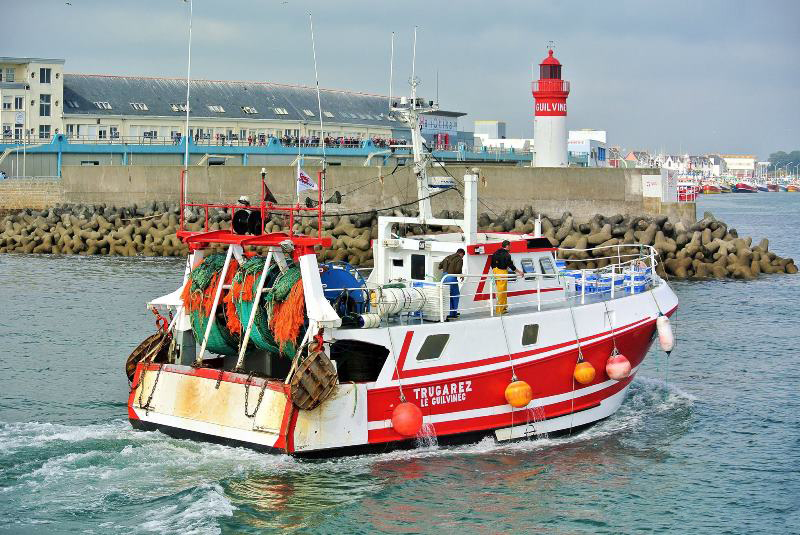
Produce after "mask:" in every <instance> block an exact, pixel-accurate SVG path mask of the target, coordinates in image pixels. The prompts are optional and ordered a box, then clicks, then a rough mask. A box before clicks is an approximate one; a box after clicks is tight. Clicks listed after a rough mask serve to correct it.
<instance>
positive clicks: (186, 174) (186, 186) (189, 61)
mask: <svg viewBox="0 0 800 535" xmlns="http://www.w3.org/2000/svg"><path fill="white" fill-rule="evenodd" d="M184 1H187V0H184ZM188 2H189V51H188V52H189V53H188V55H189V57H188V59H187V60H186V131H185V135H184V139H183V143H184V145H185V149H184V150H185V152H184V154H183V171H184V173H183V178H182V179H181V180H182V181H185V184H183V198H181V203H183V202H186V198H185V196H186V190H187V189H189V137H190V136H189V81H190V80H191V76H192V0H188ZM181 210H183V208H181ZM181 217H183V212H181Z"/></svg>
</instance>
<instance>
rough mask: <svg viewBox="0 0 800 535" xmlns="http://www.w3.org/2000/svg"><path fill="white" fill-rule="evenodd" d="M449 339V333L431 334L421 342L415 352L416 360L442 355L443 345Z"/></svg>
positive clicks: (436, 357) (430, 358) (431, 358)
mask: <svg viewBox="0 0 800 535" xmlns="http://www.w3.org/2000/svg"><path fill="white" fill-rule="evenodd" d="M449 339H450V335H449V334H431V335H429V336H428V337H427V338H426V339H425V341H424V342H423V343H422V347H420V348H419V353H417V360H433V359H438V358H439V357H441V356H442V351H444V346H446V345H447V341H448V340H449Z"/></svg>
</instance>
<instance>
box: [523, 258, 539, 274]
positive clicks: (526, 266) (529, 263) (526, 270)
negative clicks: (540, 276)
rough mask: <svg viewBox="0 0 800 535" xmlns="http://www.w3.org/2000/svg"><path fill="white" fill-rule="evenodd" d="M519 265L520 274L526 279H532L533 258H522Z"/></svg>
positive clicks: (534, 268) (534, 266) (533, 270)
mask: <svg viewBox="0 0 800 535" xmlns="http://www.w3.org/2000/svg"><path fill="white" fill-rule="evenodd" d="M520 267H521V268H522V274H523V275H524V277H525V278H526V279H532V278H534V276H535V275H536V264H534V263H533V260H531V259H530V258H524V259H523V260H522V261H521V262H520Z"/></svg>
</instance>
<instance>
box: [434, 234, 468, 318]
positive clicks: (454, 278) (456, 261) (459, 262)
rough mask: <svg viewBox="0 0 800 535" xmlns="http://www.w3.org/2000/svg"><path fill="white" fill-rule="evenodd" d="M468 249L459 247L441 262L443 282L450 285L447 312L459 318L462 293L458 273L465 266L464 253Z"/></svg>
mask: <svg viewBox="0 0 800 535" xmlns="http://www.w3.org/2000/svg"><path fill="white" fill-rule="evenodd" d="M465 254H466V251H464V249H459V250H458V251H456V252H455V253H453V254H451V255H448V256H446V257H445V258H444V260H442V261H441V262H440V263H439V269H441V270H442V284H447V285H448V286H449V287H450V312H449V313H448V314H447V317H448V318H457V317H458V316H459V315H460V314H459V313H458V300H459V298H460V297H461V293H460V291H459V289H458V275H461V272H462V270H463V267H464V255H465Z"/></svg>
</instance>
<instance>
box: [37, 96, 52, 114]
mask: <svg viewBox="0 0 800 535" xmlns="http://www.w3.org/2000/svg"><path fill="white" fill-rule="evenodd" d="M39 115H40V116H41V117H50V95H39Z"/></svg>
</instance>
